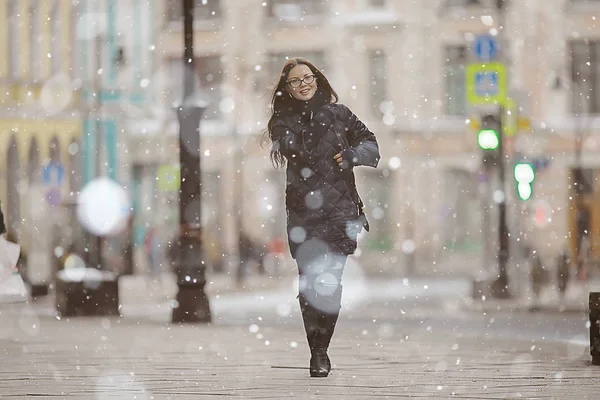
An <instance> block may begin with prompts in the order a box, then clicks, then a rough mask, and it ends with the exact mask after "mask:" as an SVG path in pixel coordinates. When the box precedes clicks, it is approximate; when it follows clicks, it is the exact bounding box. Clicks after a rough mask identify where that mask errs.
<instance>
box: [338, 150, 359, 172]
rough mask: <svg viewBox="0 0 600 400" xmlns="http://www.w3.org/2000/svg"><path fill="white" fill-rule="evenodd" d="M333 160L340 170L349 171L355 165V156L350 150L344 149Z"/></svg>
mask: <svg viewBox="0 0 600 400" xmlns="http://www.w3.org/2000/svg"><path fill="white" fill-rule="evenodd" d="M333 159H334V160H335V162H336V163H338V165H339V166H340V167H341V168H342V169H350V168H352V167H354V165H356V156H355V155H354V151H352V149H346V150H344V151H342V152H341V153H337V154H336V155H335V156H333Z"/></svg>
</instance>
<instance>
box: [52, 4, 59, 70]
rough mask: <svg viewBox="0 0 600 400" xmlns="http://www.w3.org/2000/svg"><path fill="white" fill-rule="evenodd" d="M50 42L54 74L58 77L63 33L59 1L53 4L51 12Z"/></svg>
mask: <svg viewBox="0 0 600 400" xmlns="http://www.w3.org/2000/svg"><path fill="white" fill-rule="evenodd" d="M50 31H51V34H50V40H51V41H52V51H51V53H50V54H51V55H52V58H51V59H50V61H51V62H52V74H53V75H56V74H58V73H59V72H60V59H61V51H60V43H61V37H60V34H61V31H60V9H59V2H58V0H54V2H53V3H52V9H51V10H50Z"/></svg>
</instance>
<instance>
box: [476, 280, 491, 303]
mask: <svg viewBox="0 0 600 400" xmlns="http://www.w3.org/2000/svg"><path fill="white" fill-rule="evenodd" d="M490 291H491V289H490V282H489V281H488V280H485V279H473V282H472V286H471V298H472V299H473V300H483V299H485V298H487V297H489V295H490Z"/></svg>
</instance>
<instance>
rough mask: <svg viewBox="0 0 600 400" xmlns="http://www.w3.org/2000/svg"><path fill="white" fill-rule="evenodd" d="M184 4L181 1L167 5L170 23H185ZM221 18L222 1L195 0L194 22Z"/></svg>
mask: <svg viewBox="0 0 600 400" xmlns="http://www.w3.org/2000/svg"><path fill="white" fill-rule="evenodd" d="M182 6H183V4H182V2H181V0H170V1H169V3H168V5H167V11H166V13H167V19H168V20H169V21H183V8H182ZM220 18H221V1H220V0H195V2H194V20H199V21H202V20H205V21H206V20H215V19H220Z"/></svg>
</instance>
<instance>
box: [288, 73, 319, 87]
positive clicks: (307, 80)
mask: <svg viewBox="0 0 600 400" xmlns="http://www.w3.org/2000/svg"><path fill="white" fill-rule="evenodd" d="M315 79H317V77H316V76H314V75H308V76H305V77H304V78H302V79H298V78H294V79H292V80H291V81H287V84H288V85H290V86H291V87H293V88H299V87H300V86H302V82H304V83H306V84H307V85H310V84H311V83H313V82H314V81H315Z"/></svg>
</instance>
